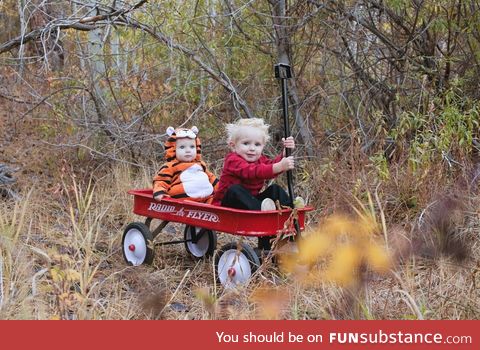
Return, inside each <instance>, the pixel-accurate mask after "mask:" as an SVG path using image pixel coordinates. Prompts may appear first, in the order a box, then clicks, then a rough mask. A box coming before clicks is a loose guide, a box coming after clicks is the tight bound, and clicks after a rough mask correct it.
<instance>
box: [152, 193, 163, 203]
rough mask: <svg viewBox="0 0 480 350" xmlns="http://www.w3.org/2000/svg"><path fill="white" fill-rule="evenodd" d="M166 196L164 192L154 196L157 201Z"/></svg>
mask: <svg viewBox="0 0 480 350" xmlns="http://www.w3.org/2000/svg"><path fill="white" fill-rule="evenodd" d="M164 196H165V195H164V194H157V195H156V196H155V197H154V198H155V200H156V201H157V202H160V201H161V200H162V198H163V197H164Z"/></svg>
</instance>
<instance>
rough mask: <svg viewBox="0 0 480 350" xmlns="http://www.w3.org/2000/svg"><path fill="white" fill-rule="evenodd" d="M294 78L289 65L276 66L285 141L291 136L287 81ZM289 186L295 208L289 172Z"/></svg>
mask: <svg viewBox="0 0 480 350" xmlns="http://www.w3.org/2000/svg"><path fill="white" fill-rule="evenodd" d="M291 77H292V70H291V68H290V66H289V65H288V64H285V63H278V64H276V65H275V78H277V79H280V81H281V83H282V107H283V108H282V109H283V131H284V133H285V139H286V138H287V137H289V136H290V125H289V122H288V95H287V79H290V78H291ZM285 155H286V156H287V157H289V156H290V155H291V150H290V148H286V149H285ZM287 184H288V195H289V196H290V199H291V201H292V206H293V199H294V197H293V177H292V171H291V170H288V171H287Z"/></svg>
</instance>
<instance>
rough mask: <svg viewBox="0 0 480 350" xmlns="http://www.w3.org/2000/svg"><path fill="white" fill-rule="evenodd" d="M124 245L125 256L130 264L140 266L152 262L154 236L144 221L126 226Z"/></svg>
mask: <svg viewBox="0 0 480 350" xmlns="http://www.w3.org/2000/svg"><path fill="white" fill-rule="evenodd" d="M122 246H123V249H122V251H123V257H124V258H125V261H126V262H127V263H128V264H130V265H133V266H138V265H142V264H151V263H152V261H153V254H154V251H153V249H152V247H153V237H152V233H151V232H150V230H149V229H148V227H147V226H146V225H145V224H144V223H141V222H133V223H131V224H129V225H128V226H127V227H126V228H125V231H124V232H123V237H122Z"/></svg>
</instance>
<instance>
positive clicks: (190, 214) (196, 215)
mask: <svg viewBox="0 0 480 350" xmlns="http://www.w3.org/2000/svg"><path fill="white" fill-rule="evenodd" d="M187 218H192V219H198V220H203V221H209V222H219V221H220V219H219V218H218V216H217V215H216V214H213V213H209V212H208V211H202V210H187Z"/></svg>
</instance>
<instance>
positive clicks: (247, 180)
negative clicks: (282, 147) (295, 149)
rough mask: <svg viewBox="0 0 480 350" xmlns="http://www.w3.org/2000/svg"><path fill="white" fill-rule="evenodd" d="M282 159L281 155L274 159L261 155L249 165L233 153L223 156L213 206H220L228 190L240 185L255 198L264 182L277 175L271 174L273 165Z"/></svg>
mask: <svg viewBox="0 0 480 350" xmlns="http://www.w3.org/2000/svg"><path fill="white" fill-rule="evenodd" d="M282 158H283V155H282V154H279V155H278V156H276V157H275V158H274V159H269V158H267V157H266V156H264V155H262V156H260V158H259V159H258V160H257V161H256V162H252V163H250V162H247V161H246V160H245V159H243V158H242V157H241V156H239V155H238V154H236V153H235V152H230V153H228V154H227V155H226V156H225V160H224V163H223V170H222V175H221V176H220V182H219V183H218V188H217V190H216V191H215V194H214V197H213V204H215V205H220V203H221V202H222V199H223V196H224V195H225V192H226V191H227V190H228V188H229V187H230V186H232V185H236V184H240V185H242V186H243V187H245V188H246V189H247V190H249V191H250V192H251V193H252V195H254V196H256V195H257V194H258V193H259V192H260V190H261V189H262V187H263V186H264V185H265V181H266V180H269V179H273V178H275V177H277V176H278V175H279V174H274V173H273V164H275V163H278V162H279V161H280V160H281V159H282Z"/></svg>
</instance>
